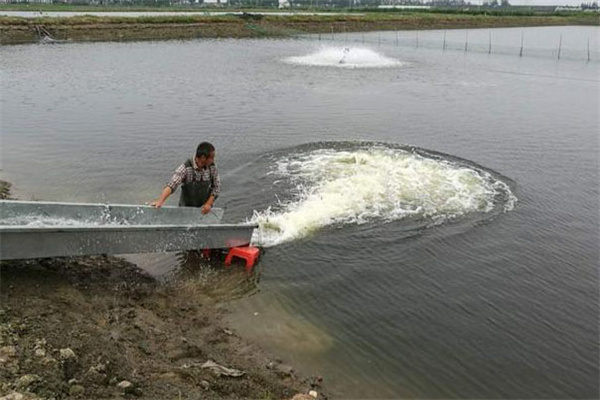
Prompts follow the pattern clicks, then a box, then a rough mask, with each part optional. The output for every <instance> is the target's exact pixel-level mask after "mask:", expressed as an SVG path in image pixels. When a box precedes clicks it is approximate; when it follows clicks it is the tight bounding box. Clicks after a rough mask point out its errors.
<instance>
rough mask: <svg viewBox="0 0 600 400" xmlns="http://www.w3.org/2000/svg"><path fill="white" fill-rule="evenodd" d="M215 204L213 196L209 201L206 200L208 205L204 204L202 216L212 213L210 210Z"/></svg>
mask: <svg viewBox="0 0 600 400" xmlns="http://www.w3.org/2000/svg"><path fill="white" fill-rule="evenodd" d="M214 202H215V196H213V195H212V194H211V195H210V197H209V198H208V200H206V203H204V205H203V206H202V214H208V213H209V212H210V210H211V209H212V206H213V203H214Z"/></svg>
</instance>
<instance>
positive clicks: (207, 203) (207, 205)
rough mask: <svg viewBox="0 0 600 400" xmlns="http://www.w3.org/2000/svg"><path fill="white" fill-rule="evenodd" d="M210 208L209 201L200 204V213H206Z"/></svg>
mask: <svg viewBox="0 0 600 400" xmlns="http://www.w3.org/2000/svg"><path fill="white" fill-rule="evenodd" d="M211 209H212V204H210V203H209V202H206V203H204V205H203V206H202V214H208V213H209V212H210V210H211Z"/></svg>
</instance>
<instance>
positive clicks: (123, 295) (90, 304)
mask: <svg viewBox="0 0 600 400" xmlns="http://www.w3.org/2000/svg"><path fill="white" fill-rule="evenodd" d="M199 268H201V267H200V266H199ZM0 274H1V275H0V398H3V399H4V398H13V399H17V398H21V397H19V396H18V395H17V394H14V393H15V392H16V393H19V394H21V395H24V396H25V397H24V398H40V399H41V398H44V399H64V398H85V399H101V398H111V399H112V398H123V397H135V398H141V399H200V398H202V399H205V398H206V399H225V398H227V399H242V398H244V399H247V398H252V399H269V398H277V399H289V398H291V397H293V396H294V395H296V394H298V393H308V391H309V390H311V389H316V390H318V391H319V393H320V394H319V398H325V396H324V395H323V394H322V393H321V388H320V387H318V386H316V385H315V384H318V381H317V379H316V378H313V379H301V378H299V377H298V376H297V375H296V374H295V372H294V371H293V369H292V367H291V366H286V365H285V364H284V363H283V362H282V361H280V360H277V359H274V358H270V357H268V356H267V355H266V354H265V353H263V352H262V351H261V350H260V349H259V348H257V347H255V346H254V345H252V344H250V343H247V342H245V341H244V340H243V339H242V338H240V337H239V336H238V335H237V334H236V333H235V332H232V331H231V330H229V329H228V328H227V327H226V326H224V325H223V323H222V320H221V316H222V314H223V312H222V311H220V309H219V308H218V307H216V306H215V303H214V302H213V300H211V299H210V298H208V297H206V296H204V295H203V290H202V287H201V285H196V284H195V283H192V282H189V281H188V282H179V283H172V284H159V283H158V282H156V281H155V280H154V279H153V278H152V277H150V276H148V275H146V274H145V273H143V272H142V271H141V270H139V269H138V268H137V267H136V266H135V265H133V264H130V263H128V262H126V261H123V260H121V259H118V258H114V257H103V256H98V257H78V258H68V259H46V260H33V261H26V262H25V261H20V262H8V261H4V262H2V263H0ZM208 361H212V362H215V363H217V364H218V365H219V366H221V367H224V368H221V367H219V366H213V367H212V368H209V367H208V365H207V364H205V363H206V362H208ZM219 371H220V372H221V373H222V375H220V376H218V374H217V373H216V372H219ZM227 374H230V375H240V374H242V375H241V376H228V375H227ZM11 394H12V396H13V397H2V396H10V395H11Z"/></svg>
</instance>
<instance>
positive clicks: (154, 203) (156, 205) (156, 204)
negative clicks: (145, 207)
mask: <svg viewBox="0 0 600 400" xmlns="http://www.w3.org/2000/svg"><path fill="white" fill-rule="evenodd" d="M163 204H164V201H160V200H156V201H153V202H151V203H150V206H151V207H154V208H161V207H162V205H163Z"/></svg>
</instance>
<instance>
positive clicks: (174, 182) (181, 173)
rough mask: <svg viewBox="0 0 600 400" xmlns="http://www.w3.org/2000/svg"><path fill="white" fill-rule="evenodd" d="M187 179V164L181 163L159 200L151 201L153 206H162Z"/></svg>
mask: <svg viewBox="0 0 600 400" xmlns="http://www.w3.org/2000/svg"><path fill="white" fill-rule="evenodd" d="M184 179H185V165H184V164H181V165H180V166H179V167H178V168H177V169H176V170H175V173H174V174H173V176H172V177H171V180H170V181H169V183H167V186H165V188H164V189H163V191H162V193H161V194H160V197H159V198H158V200H155V201H153V202H151V203H150V205H151V206H152V207H156V208H160V207H162V205H163V204H164V203H165V201H167V199H168V198H169V196H170V195H171V194H172V193H173V192H174V191H175V190H177V187H179V185H181V184H182V183H183V181H184Z"/></svg>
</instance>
